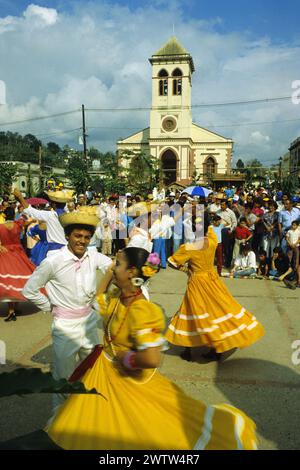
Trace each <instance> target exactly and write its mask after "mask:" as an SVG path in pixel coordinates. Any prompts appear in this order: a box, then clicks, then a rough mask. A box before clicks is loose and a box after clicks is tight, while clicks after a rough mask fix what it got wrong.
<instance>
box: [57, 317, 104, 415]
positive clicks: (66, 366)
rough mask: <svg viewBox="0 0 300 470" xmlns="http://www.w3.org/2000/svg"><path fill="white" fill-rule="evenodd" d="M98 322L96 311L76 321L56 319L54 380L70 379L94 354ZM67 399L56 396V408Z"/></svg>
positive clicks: (97, 341)
mask: <svg viewBox="0 0 300 470" xmlns="http://www.w3.org/2000/svg"><path fill="white" fill-rule="evenodd" d="M97 321H98V316H97V314H96V313H95V312H94V311H92V312H91V313H90V314H89V315H88V316H86V317H82V318H78V319H76V320H69V319H64V318H54V320H53V323H52V340H53V368H52V375H53V378H54V379H56V380H59V379H68V378H69V377H70V375H71V374H72V373H73V371H74V369H75V368H76V367H77V365H78V364H79V363H80V362H81V361H83V359H85V358H86V357H87V356H88V355H89V354H90V353H91V352H92V350H93V349H94V347H95V346H96V344H99V342H100V339H99V335H98V331H97ZM66 398H67V395H63V394H55V395H54V396H53V406H54V408H56V407H57V406H58V405H61V404H62V403H63V401H64V400H65V399H66Z"/></svg>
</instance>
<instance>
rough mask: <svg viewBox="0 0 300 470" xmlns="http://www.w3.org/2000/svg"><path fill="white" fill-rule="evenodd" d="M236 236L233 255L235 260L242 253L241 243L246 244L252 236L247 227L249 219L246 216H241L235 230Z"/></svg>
mask: <svg viewBox="0 0 300 470" xmlns="http://www.w3.org/2000/svg"><path fill="white" fill-rule="evenodd" d="M234 237H235V243H234V248H233V256H232V258H233V260H235V259H236V258H237V257H238V255H239V253H240V247H241V245H244V244H245V243H247V242H248V241H249V240H250V239H251V238H252V233H251V232H250V230H249V229H248V227H247V221H246V218H245V217H241V218H240V220H239V222H238V226H237V228H236V229H235V232H234Z"/></svg>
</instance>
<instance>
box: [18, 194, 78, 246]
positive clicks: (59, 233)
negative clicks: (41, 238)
mask: <svg viewBox="0 0 300 470" xmlns="http://www.w3.org/2000/svg"><path fill="white" fill-rule="evenodd" d="M72 194H73V191H71V192H70V191H66V190H63V191H48V192H47V195H48V197H49V199H50V201H51V207H52V209H53V210H50V211H45V210H39V209H35V208H34V207H31V206H30V205H29V204H28V203H27V201H26V200H25V199H24V198H23V196H22V194H21V193H20V191H18V190H17V189H15V190H14V195H15V197H16V198H17V199H18V200H19V201H20V203H21V204H22V206H23V207H24V211H23V212H24V214H26V215H28V216H29V217H33V218H34V219H36V220H39V221H41V222H46V236H47V242H48V251H51V250H58V249H60V248H62V247H63V246H65V245H66V244H67V240H66V237H65V233H64V229H63V227H62V226H61V224H60V222H59V216H60V215H62V214H64V212H65V211H64V207H65V205H66V203H67V202H68V201H70V200H71V199H72Z"/></svg>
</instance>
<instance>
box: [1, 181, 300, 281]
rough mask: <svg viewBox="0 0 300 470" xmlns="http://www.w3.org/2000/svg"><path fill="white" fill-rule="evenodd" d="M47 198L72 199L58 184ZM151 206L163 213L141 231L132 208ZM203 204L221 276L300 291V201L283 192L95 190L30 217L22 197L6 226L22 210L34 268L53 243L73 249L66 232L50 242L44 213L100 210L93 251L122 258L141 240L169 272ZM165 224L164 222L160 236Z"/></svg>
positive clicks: (7, 203)
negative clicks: (200, 195)
mask: <svg viewBox="0 0 300 470" xmlns="http://www.w3.org/2000/svg"><path fill="white" fill-rule="evenodd" d="M47 190H50V192H51V191H52V192H57V194H58V196H60V195H61V194H62V192H64V189H63V184H62V183H60V184H58V185H56V186H55V185H54V182H53V181H51V180H50V181H49V182H48V184H47V188H46V191H47ZM54 199H55V198H54ZM145 203H147V204H150V203H156V204H155V207H156V210H155V211H154V210H153V211H152V220H149V223H148V225H147V226H146V227H143V228H137V224H135V221H134V219H135V217H136V214H135V213H134V212H133V213H132V212H131V208H132V207H137V206H138V205H139V204H140V205H141V206H142V204H145ZM199 204H202V205H203V207H204V210H205V211H207V212H208V214H209V216H210V221H211V224H212V226H213V230H214V231H215V233H216V235H217V237H218V241H219V243H218V246H217V250H216V265H217V271H218V274H219V275H220V276H221V275H223V276H232V277H235V278H237V277H239V278H241V277H249V276H250V277H265V278H270V279H276V280H281V281H284V282H285V284H286V285H287V287H289V288H291V289H295V288H296V287H300V271H299V269H300V268H299V238H300V225H299V224H300V197H299V196H298V195H290V194H284V193H283V192H282V191H277V192H275V191H270V190H265V189H264V188H257V189H253V188H250V189H248V190H245V189H242V188H224V189H223V190H221V191H219V192H216V193H215V192H211V193H210V194H209V195H208V197H207V198H197V197H190V196H189V195H188V194H185V193H184V191H182V192H180V191H176V192H170V191H169V192H165V190H161V191H160V192H159V191H157V190H156V189H155V190H154V191H153V193H152V194H149V195H139V194H135V195H133V194H130V193H126V194H125V195H122V196H119V195H116V194H111V195H109V196H107V197H103V196H102V195H100V194H97V193H95V192H92V191H90V190H88V191H86V193H84V194H78V195H77V196H75V197H72V198H69V199H68V201H67V203H64V202H59V201H56V202H55V201H53V198H52V201H50V200H49V202H48V203H46V200H44V201H43V204H41V203H40V202H39V199H37V205H35V206H33V205H32V208H31V210H29V211H28V210H27V211H25V212H24V209H25V207H23V205H22V204H21V203H20V202H18V201H17V200H16V199H15V197H14V196H4V197H3V198H2V203H1V205H0V224H1V222H2V223H3V222H4V221H5V219H6V218H7V215H6V214H7V211H6V209H9V208H10V209H14V211H15V215H14V218H15V219H16V220H18V219H19V218H20V217H21V215H23V216H24V215H25V213H26V216H27V223H26V224H25V225H24V227H23V230H22V232H21V242H22V245H23V247H24V248H25V250H26V253H27V255H28V256H29V257H30V259H31V261H32V262H33V263H34V264H35V265H39V264H40V262H41V261H42V259H44V257H45V256H46V254H47V251H48V249H49V246H48V244H49V242H51V243H52V244H53V243H54V244H53V245H51V246H52V247H53V249H56V248H58V247H61V246H63V245H64V244H65V241H64V236H63V234H62V232H61V231H60V234H59V235H58V236H57V235H55V236H54V239H53V240H52V238H53V237H51V236H50V240H49V234H48V236H46V226H45V222H46V220H44V219H41V218H39V215H40V213H37V212H36V209H38V210H40V209H42V210H43V211H49V212H51V211H52V210H53V208H55V210H57V209H58V211H65V212H73V211H76V210H78V208H80V207H86V206H89V207H93V209H94V211H95V214H96V215H97V216H98V218H99V223H98V226H97V230H96V233H95V235H94V237H93V240H92V241H91V246H94V247H96V248H97V250H98V251H100V252H102V253H103V254H105V255H108V256H114V255H116V253H117V252H118V250H119V249H122V248H124V247H125V246H127V244H128V243H129V246H130V238H132V237H133V236H134V237H135V241H136V240H137V239H138V238H140V239H141V240H142V239H143V238H144V244H142V245H141V247H144V248H146V249H148V248H149V246H151V249H152V250H153V251H155V252H158V253H159V255H160V258H161V263H162V268H165V267H166V265H167V262H166V260H167V259H168V257H170V256H171V255H172V254H173V253H174V252H176V251H177V249H178V248H179V246H180V245H181V244H183V243H187V242H190V241H193V240H194V238H195V230H196V229H195V220H196V218H197V215H199V214H198V212H197V210H196V206H197V205H199ZM153 207H154V205H153ZM180 208H182V209H183V210H185V215H184V217H181V218H180V221H178V222H177V223H176V221H175V223H174V217H176V213H177V212H180ZM10 209H9V210H10ZM196 212H197V213H196ZM181 215H182V213H181ZM48 216H49V217H51V216H50V215H49V214H48ZM52 217H53V214H52ZM157 218H159V219H160V221H159V228H158V222H157ZM46 219H47V217H46ZM143 229H145V230H146V231H147V232H148V233H147V234H146V233H145V232H144V231H143ZM52 235H53V234H52ZM47 242H48V244H47ZM141 243H142V242H141Z"/></svg>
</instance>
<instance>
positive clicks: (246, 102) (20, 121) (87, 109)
mask: <svg viewBox="0 0 300 470" xmlns="http://www.w3.org/2000/svg"><path fill="white" fill-rule="evenodd" d="M290 99H291V96H280V97H275V98H261V99H257V100H241V101H227V102H223V103H200V104H194V105H192V106H191V107H192V108H204V107H218V106H235V105H245V104H258V103H271V102H275V101H286V100H290ZM151 109H153V108H151V107H137V108H86V111H89V112H120V111H150V110H151ZM169 109H190V106H184V107H181V106H179V107H178V106H176V107H171V108H169ZM80 111H81V109H80V108H79V109H76V110H73V111H66V112H64V113H56V114H49V115H46V116H37V117H33V118H28V119H22V120H18V121H10V122H1V123H0V126H10V125H13V124H20V123H23V122H31V121H39V120H42V119H50V118H54V117H60V116H67V115H70V114H75V113H78V112H80Z"/></svg>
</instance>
